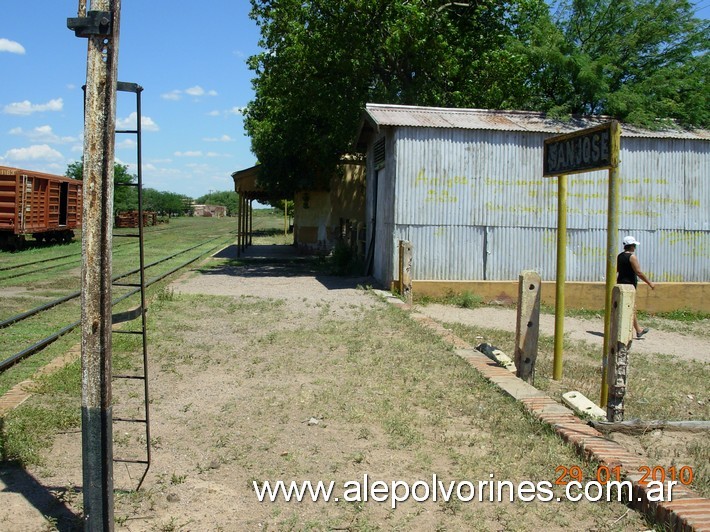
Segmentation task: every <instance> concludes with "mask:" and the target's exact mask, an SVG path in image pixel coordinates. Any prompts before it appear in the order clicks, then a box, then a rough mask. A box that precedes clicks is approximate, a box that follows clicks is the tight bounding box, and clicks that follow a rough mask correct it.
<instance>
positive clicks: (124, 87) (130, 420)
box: [113, 81, 151, 490]
mask: <svg viewBox="0 0 710 532" xmlns="http://www.w3.org/2000/svg"><path fill="white" fill-rule="evenodd" d="M116 90H117V91H119V92H128V93H133V94H135V95H136V129H125V130H116V133H127V134H133V135H136V144H137V152H138V153H137V166H138V172H137V177H138V179H137V181H136V182H135V183H121V184H118V186H127V187H135V188H136V190H137V192H138V233H122V234H118V233H114V237H121V238H134V239H136V240H137V242H138V256H139V261H140V267H139V272H138V277H139V279H138V282H126V281H119V280H115V281H114V282H113V286H116V287H123V288H129V289H130V290H129V292H128V294H126V295H124V296H122V297H121V298H119V300H121V299H125V298H128V297H129V296H131V295H133V294H136V293H138V292H140V304H139V306H138V307H136V308H134V309H132V310H129V311H126V312H120V313H115V314H113V324H114V325H115V324H118V323H125V322H130V321H133V320H136V319H138V318H140V319H141V323H140V330H123V329H113V334H132V335H140V336H141V340H142V341H141V344H142V356H143V368H142V372H141V373H138V374H126V375H113V379H114V380H126V381H139V382H140V381H142V384H143V415H142V416H139V417H116V416H114V418H113V423H114V425H116V424H117V423H121V424H141V425H143V426H144V428H145V455H144V457H142V458H114V460H113V461H114V462H116V463H124V464H141V465H143V466H144V470H143V473H142V475H141V477H140V480H139V481H138V485H137V487H136V490H139V489H140V487H141V485H142V484H143V481H144V480H145V477H146V475H147V474H148V470H149V469H150V462H151V452H150V396H149V389H148V338H147V325H146V311H147V306H146V295H145V287H146V280H145V256H144V240H143V235H144V231H143V229H144V227H143V225H144V224H143V221H144V220H143V171H142V169H143V160H142V143H141V141H142V137H141V92H142V91H143V87H141V86H140V85H138V84H137V83H125V82H121V81H119V82H118V83H117V86H116ZM115 433H116V431H114V434H115ZM126 467H128V466H126ZM129 475H130V473H129Z"/></svg>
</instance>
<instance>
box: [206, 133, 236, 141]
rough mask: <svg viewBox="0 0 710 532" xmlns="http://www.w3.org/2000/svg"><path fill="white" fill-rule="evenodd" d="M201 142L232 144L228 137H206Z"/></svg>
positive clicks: (230, 138) (231, 139)
mask: <svg viewBox="0 0 710 532" xmlns="http://www.w3.org/2000/svg"><path fill="white" fill-rule="evenodd" d="M202 140H204V141H205V142H234V139H233V138H232V137H230V136H229V135H222V136H221V137H208V138H205V139H202Z"/></svg>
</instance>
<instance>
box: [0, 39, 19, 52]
mask: <svg viewBox="0 0 710 532" xmlns="http://www.w3.org/2000/svg"><path fill="white" fill-rule="evenodd" d="M0 52H9V53H11V54H19V55H25V47H24V46H22V45H21V44H20V43H19V42H15V41H11V40H9V39H0Z"/></svg>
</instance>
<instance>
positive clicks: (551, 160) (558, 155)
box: [543, 120, 619, 177]
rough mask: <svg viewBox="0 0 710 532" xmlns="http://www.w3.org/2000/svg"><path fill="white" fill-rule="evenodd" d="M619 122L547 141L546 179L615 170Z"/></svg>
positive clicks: (545, 146) (551, 138) (545, 147)
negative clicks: (615, 145)
mask: <svg viewBox="0 0 710 532" xmlns="http://www.w3.org/2000/svg"><path fill="white" fill-rule="evenodd" d="M618 127H619V123H618V122H617V121H615V120H614V121H611V122H607V123H605V124H601V125H599V126H595V127H590V128H587V129H582V130H580V131H575V132H574V133H567V134H565V135H558V136H556V137H550V138H549V139H545V145H544V161H543V176H545V177H553V176H558V175H563V174H564V175H566V174H577V173H580V172H592V171H594V170H604V169H608V168H613V167H615V166H616V164H617V162H618V155H617V153H618V150H616V149H615V147H614V145H613V144H614V143H615V139H617V138H618V136H617V135H616V134H615V129H616V128H618Z"/></svg>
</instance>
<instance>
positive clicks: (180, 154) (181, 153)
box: [174, 150, 202, 157]
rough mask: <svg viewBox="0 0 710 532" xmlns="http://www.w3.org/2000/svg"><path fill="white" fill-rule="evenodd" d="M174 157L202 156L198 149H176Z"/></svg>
mask: <svg viewBox="0 0 710 532" xmlns="http://www.w3.org/2000/svg"><path fill="white" fill-rule="evenodd" d="M174 155H175V157H202V152H201V151H199V150H193V151H176V152H175V153H174Z"/></svg>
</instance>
